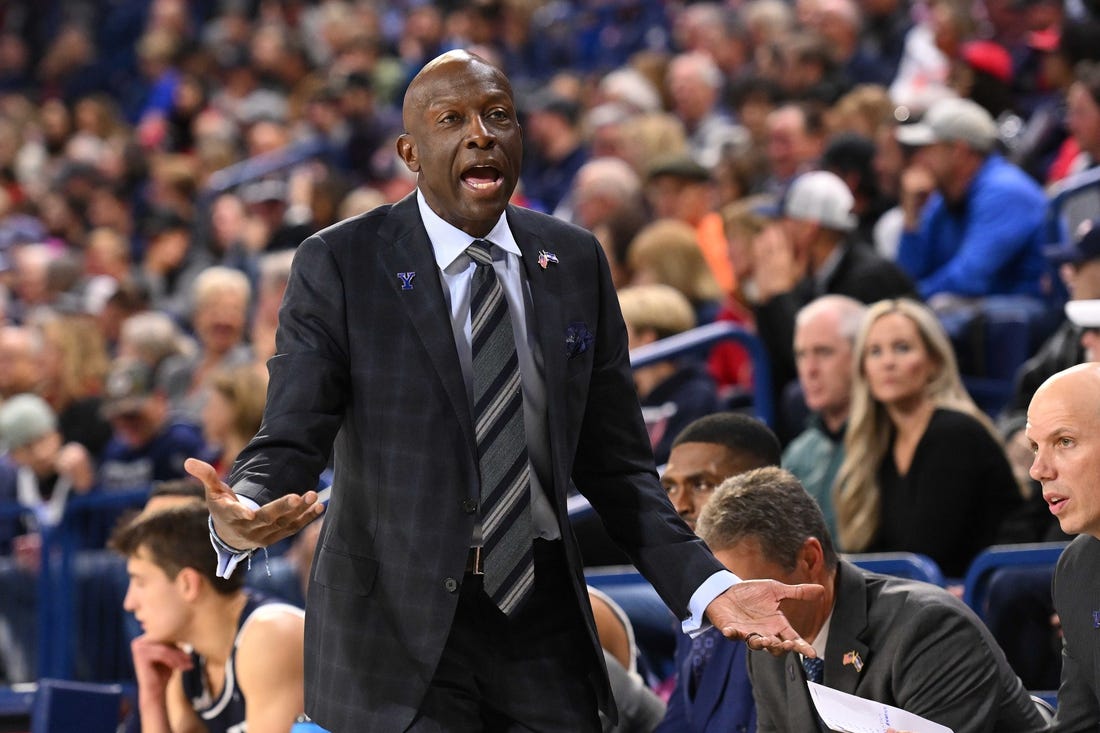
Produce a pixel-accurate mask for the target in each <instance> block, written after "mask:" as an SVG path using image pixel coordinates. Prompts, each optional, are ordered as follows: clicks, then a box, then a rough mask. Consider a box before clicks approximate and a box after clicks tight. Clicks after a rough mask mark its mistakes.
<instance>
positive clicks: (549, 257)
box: [539, 249, 558, 270]
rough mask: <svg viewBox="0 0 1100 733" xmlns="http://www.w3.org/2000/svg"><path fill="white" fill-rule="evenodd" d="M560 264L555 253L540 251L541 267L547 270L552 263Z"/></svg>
mask: <svg viewBox="0 0 1100 733" xmlns="http://www.w3.org/2000/svg"><path fill="white" fill-rule="evenodd" d="M551 262H552V263H554V264H555V265H556V264H558V256H557V255H556V254H554V253H553V252H547V251H546V250H544V249H540V250H539V267H541V268H542V269H544V270H545V269H546V268H547V267H549V266H550V263H551Z"/></svg>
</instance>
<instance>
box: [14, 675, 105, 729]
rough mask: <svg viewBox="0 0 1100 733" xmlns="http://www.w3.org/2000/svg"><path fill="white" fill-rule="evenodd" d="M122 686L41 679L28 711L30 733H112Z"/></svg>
mask: <svg viewBox="0 0 1100 733" xmlns="http://www.w3.org/2000/svg"><path fill="white" fill-rule="evenodd" d="M121 705H122V685H106V684H95V683H89V682H70V681H67V680H55V679H48V678H47V679H42V680H39V682H38V692H37V693H35V696H34V706H33V708H32V709H31V733H115V732H116V730H117V729H118V725H119V723H120V722H121V719H122V715H121Z"/></svg>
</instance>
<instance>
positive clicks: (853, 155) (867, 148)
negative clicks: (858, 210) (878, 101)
mask: <svg viewBox="0 0 1100 733" xmlns="http://www.w3.org/2000/svg"><path fill="white" fill-rule="evenodd" d="M874 159H875V144H874V142H873V141H871V140H870V139H868V138H867V137H865V136H863V135H861V134H859V133H857V132H842V133H839V134H837V135H834V136H833V137H832V138H830V139H829V142H828V144H827V145H826V146H825V151H824V152H823V153H822V154H821V167H822V168H824V169H825V170H827V171H831V172H833V173H836V174H837V175H838V176H840V177H841V178H844V179H847V176H848V175H849V174H851V173H855V174H856V175H857V176H858V179H859V184H858V187H857V191H856V193H859V194H862V195H864V196H867V197H873V196H874V195H875V193H876V192H877V191H878V185H877V183H876V181H875V169H874Z"/></svg>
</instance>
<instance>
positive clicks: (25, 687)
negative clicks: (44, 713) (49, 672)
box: [0, 683, 38, 731]
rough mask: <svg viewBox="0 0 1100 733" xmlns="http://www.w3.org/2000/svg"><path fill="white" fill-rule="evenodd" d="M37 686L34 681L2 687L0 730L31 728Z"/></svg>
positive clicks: (0, 688) (0, 692) (0, 694)
mask: <svg viewBox="0 0 1100 733" xmlns="http://www.w3.org/2000/svg"><path fill="white" fill-rule="evenodd" d="M37 687H38V686H37V685H35V684H33V683H24V684H19V685H12V686H11V687H0V730H5V731H6V730H19V731H22V730H30V728H31V709H32V708H34V695H35V692H36V691H37Z"/></svg>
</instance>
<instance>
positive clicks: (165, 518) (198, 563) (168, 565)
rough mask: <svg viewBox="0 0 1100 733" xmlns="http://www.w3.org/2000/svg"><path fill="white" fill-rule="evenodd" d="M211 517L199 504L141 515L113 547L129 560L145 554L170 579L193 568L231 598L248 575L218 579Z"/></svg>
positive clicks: (125, 527) (118, 535)
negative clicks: (185, 569) (212, 541)
mask: <svg viewBox="0 0 1100 733" xmlns="http://www.w3.org/2000/svg"><path fill="white" fill-rule="evenodd" d="M209 516H210V515H209V513H208V512H207V509H206V505H205V504H198V503H188V504H185V505H183V506H178V507H172V508H170V509H164V510H162V511H158V512H153V513H152V514H145V515H139V516H138V517H137V518H136V519H134V520H133V521H131V522H128V523H126V524H124V525H122V526H121V527H120V528H119V529H117V530H116V531H115V533H114V534H113V535H112V536H111V540H110V543H109V546H110V548H111V549H113V550H115V551H116V552H118V553H120V554H122V555H124V556H125V557H133V556H135V555H137V554H138V553H139V552H141V551H144V552H145V553H147V554H148V555H149V558H150V560H152V562H153V563H154V564H155V565H156V566H157V567H159V568H160V569H161V570H163V571H164V572H165V574H166V575H167V576H168V577H169V578H175V577H176V576H177V575H179V572H180V571H181V570H183V569H184V568H192V569H194V570H196V571H198V572H199V573H200V574H201V575H202V576H203V577H204V578H206V580H207V581H208V582H209V583H210V587H211V588H213V589H214V590H215V591H216V592H217V593H220V594H221V595H230V594H232V593H235V592H237V591H238V590H240V589H241V587H242V586H243V585H244V575H245V574H244V573H234V574H233V576H232V577H229V578H219V577H218V573H217V570H218V556H217V554H216V553H215V552H214V551H213V549H212V548H211V547H210V530H209V528H208V527H207V519H208V518H209Z"/></svg>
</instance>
